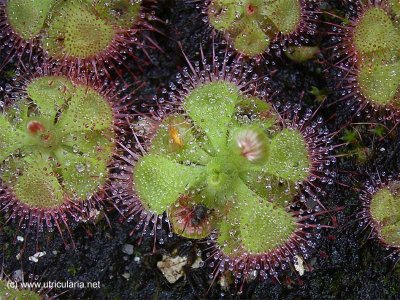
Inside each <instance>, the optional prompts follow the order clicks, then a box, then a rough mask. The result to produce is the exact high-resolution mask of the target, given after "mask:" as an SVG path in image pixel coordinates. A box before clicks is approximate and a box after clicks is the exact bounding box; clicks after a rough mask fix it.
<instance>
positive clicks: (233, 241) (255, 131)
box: [133, 81, 310, 256]
mask: <svg viewBox="0 0 400 300" xmlns="http://www.w3.org/2000/svg"><path fill="white" fill-rule="evenodd" d="M183 108H184V110H185V113H182V115H178V114H176V115H172V116H169V117H167V118H165V120H164V122H162V124H161V125H160V126H159V128H158V131H157V132H156V134H155V137H154V138H153V139H152V141H151V147H150V151H149V153H148V154H147V155H144V156H143V157H142V158H140V159H139V161H138V162H137V164H136V166H135V170H134V176H133V181H134V189H135V191H136V193H137V195H138V197H139V198H140V199H141V201H142V203H143V205H144V206H145V207H146V208H147V209H149V210H150V211H152V212H154V213H156V214H162V213H163V212H164V211H168V213H169V216H170V218H172V225H173V229H174V231H175V233H177V234H181V235H184V236H185V237H189V238H195V239H196V238H200V237H201V238H203V237H204V235H205V233H209V232H211V230H212V229H218V231H219V233H220V235H219V237H218V240H217V242H218V244H219V245H220V246H221V249H223V250H222V251H223V252H224V253H225V254H226V255H231V256H232V255H240V254H242V253H243V252H250V253H264V252H268V251H272V250H273V249H276V248H277V247H279V246H281V245H283V244H284V243H285V242H286V241H287V240H288V239H290V238H291V236H292V235H293V234H294V232H295V230H296V225H295V218H294V217H293V216H292V215H291V214H290V213H288V212H287V211H286V207H287V206H288V205H289V204H291V203H292V200H293V197H294V196H295V194H296V188H295V185H296V183H298V182H302V181H304V180H306V179H307V178H308V176H309V172H310V158H309V154H308V148H307V145H306V141H305V139H304V138H303V136H302V134H301V133H300V132H299V131H297V130H294V129H293V130H291V129H282V128H281V127H280V125H279V122H278V120H279V118H278V117H277V115H276V113H275V112H274V111H273V109H272V107H271V105H269V104H267V103H265V102H262V101H261V100H259V99H256V98H254V97H252V98H246V97H244V96H243V95H242V94H241V92H240V91H239V89H238V88H237V87H236V86H235V85H234V84H232V83H229V82H225V81H217V82H212V83H207V84H203V85H200V86H198V87H196V88H195V89H194V90H192V91H191V92H190V93H189V94H188V96H187V98H186V99H185V102H184V103H183ZM210 149H211V150H210ZM196 205H203V206H206V207H207V208H208V215H207V220H214V221H213V222H212V223H208V225H207V226H206V225H202V226H203V227H201V226H200V227H199V226H197V227H196V226H195V225H193V224H192V223H190V222H191V217H190V214H189V213H188V211H189V210H190V211H192V209H193V208H194V207H196ZM190 207H192V209H190ZM182 212H186V213H185V214H183V215H182ZM180 218H181V219H180ZM188 222H189V223H188ZM196 222H197V221H196ZM174 224H175V225H174ZM184 224H189V225H187V228H188V230H185V228H184V227H183V226H185V225H184ZM196 228H197V231H196ZM260 237H261V238H260Z"/></svg>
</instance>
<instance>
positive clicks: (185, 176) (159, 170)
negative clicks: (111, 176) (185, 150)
mask: <svg viewBox="0 0 400 300" xmlns="http://www.w3.org/2000/svg"><path fill="white" fill-rule="evenodd" d="M203 171H204V168H203V167H200V166H187V165H182V164H179V163H176V162H174V161H171V160H169V159H168V158H166V157H163V156H160V155H153V154H148V155H146V156H144V157H142V158H141V159H140V160H139V161H138V163H137V165H136V166H135V170H134V178H133V182H134V188H135V190H136V192H137V194H138V196H139V198H140V200H141V201H142V203H143V204H144V205H145V206H146V207H147V208H148V209H149V210H151V211H152V212H155V213H156V214H162V213H163V212H164V211H166V210H167V209H168V207H169V206H170V205H172V204H173V203H175V201H176V200H178V198H179V197H180V196H181V195H184V194H187V193H188V192H189V190H190V188H191V187H193V186H194V185H195V184H196V183H198V182H199V181H200V180H201V177H202V176H201V175H202V173H203Z"/></svg>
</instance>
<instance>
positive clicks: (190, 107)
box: [184, 81, 240, 150]
mask: <svg viewBox="0 0 400 300" xmlns="http://www.w3.org/2000/svg"><path fill="white" fill-rule="evenodd" d="M239 99H240V91H239V89H238V87H237V86H236V85H235V84H233V83H230V82H226V81H217V82H212V83H206V84H203V85H200V86H198V87H196V88H195V89H193V90H192V91H191V92H190V94H189V95H188V96H187V97H186V101H185V103H184V107H185V110H186V112H187V114H188V115H189V117H190V118H191V119H192V120H193V121H194V123H195V125H196V126H198V127H199V128H201V129H202V130H203V132H204V133H205V134H206V135H207V136H208V138H209V140H210V142H211V144H212V145H213V146H214V148H215V150H218V149H221V148H222V147H224V146H225V145H226V142H227V135H228V127H229V126H230V124H231V122H232V121H231V118H232V116H233V113H234V111H235V106H236V104H237V102H238V101H239Z"/></svg>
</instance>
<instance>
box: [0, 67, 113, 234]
mask: <svg viewBox="0 0 400 300" xmlns="http://www.w3.org/2000/svg"><path fill="white" fill-rule="evenodd" d="M14 95H18V97H17V98H14V99H13V101H11V103H10V104H9V105H8V106H7V108H6V110H5V111H4V112H3V113H2V114H1V115H0V128H1V130H0V132H1V133H0V163H1V165H0V178H1V190H0V205H1V207H2V209H3V211H5V212H6V213H7V215H8V218H9V220H14V219H17V220H18V223H20V225H21V226H22V227H23V228H25V227H37V228H38V230H39V231H42V230H43V229H44V227H47V229H48V230H49V231H52V230H53V229H54V227H56V228H57V229H58V230H59V231H60V232H61V233H62V229H61V226H63V225H65V226H68V218H69V217H73V218H74V219H75V220H76V221H80V220H82V219H89V218H90V215H91V214H92V213H93V210H94V209H95V208H96V207H97V206H98V205H97V204H98V203H101V202H102V201H103V197H104V190H105V186H106V185H107V182H108V173H109V165H110V163H111V161H112V157H113V154H114V152H115V147H116V144H115V143H116V136H115V130H114V124H117V123H118V122H119V121H117V120H116V119H115V113H116V112H117V108H115V109H113V107H112V106H111V105H112V104H111V102H110V100H109V99H110V97H111V96H112V93H111V91H110V90H102V89H101V88H97V87H95V86H94V85H90V84H89V83H87V82H83V81H82V82H80V81H79V82H78V81H72V80H71V79H70V78H68V77H65V76H63V75H61V74H50V73H49V74H47V73H46V74H41V75H40V76H35V77H34V78H33V79H30V80H29V81H28V82H27V83H26V84H25V85H24V87H23V88H22V90H21V91H19V92H18V93H14ZM114 110H115V112H114Z"/></svg>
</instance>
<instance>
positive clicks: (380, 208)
mask: <svg viewBox="0 0 400 300" xmlns="http://www.w3.org/2000/svg"><path fill="white" fill-rule="evenodd" d="M384 181H385V182H383V180H382V179H381V178H380V177H379V178H374V179H373V180H372V181H371V182H369V183H368V184H367V185H366V188H365V189H364V191H363V193H362V194H361V201H362V203H363V207H364V208H363V210H362V212H361V213H360V218H361V219H362V226H363V227H369V228H370V230H371V234H370V235H369V236H370V237H372V238H377V239H379V241H380V243H381V244H382V245H384V246H385V247H387V248H388V249H391V250H393V254H392V255H391V256H392V257H394V258H395V257H396V255H395V254H397V253H399V252H400V212H399V202H400V181H398V179H396V178H394V177H388V178H386V179H385V180H384Z"/></svg>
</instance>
